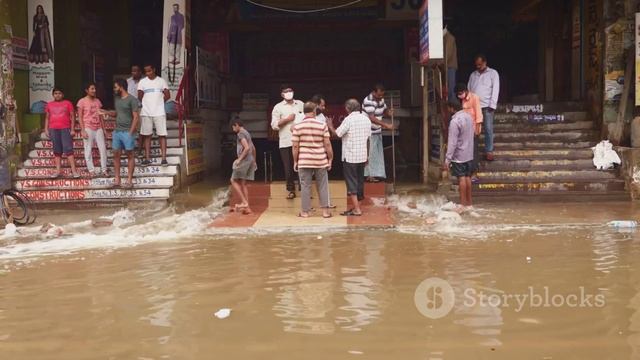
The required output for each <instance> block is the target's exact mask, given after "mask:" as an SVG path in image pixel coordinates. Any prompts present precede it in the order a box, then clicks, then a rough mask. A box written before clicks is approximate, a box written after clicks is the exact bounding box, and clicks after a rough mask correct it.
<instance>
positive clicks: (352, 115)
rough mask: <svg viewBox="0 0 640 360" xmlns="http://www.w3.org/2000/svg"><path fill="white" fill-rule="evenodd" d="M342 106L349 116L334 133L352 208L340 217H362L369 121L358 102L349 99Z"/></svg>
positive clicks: (369, 132)
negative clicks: (361, 204)
mask: <svg viewBox="0 0 640 360" xmlns="http://www.w3.org/2000/svg"><path fill="white" fill-rule="evenodd" d="M344 106H345V110H346V111H347V114H349V115H348V116H347V117H346V118H345V119H344V120H343V121H342V124H340V127H338V129H337V130H335V131H334V132H335V134H336V135H337V136H338V137H340V138H341V139H342V165H343V169H344V178H345V182H346V183H347V195H348V197H349V199H351V205H352V208H351V209H349V210H347V211H345V212H343V213H342V214H341V215H343V216H362V210H361V209H360V201H362V200H363V199H364V167H365V165H366V164H367V162H368V161H369V145H370V144H369V140H370V138H371V121H370V119H369V117H368V116H367V115H366V114H365V113H363V112H362V111H361V108H360V103H359V102H358V100H356V99H349V100H347V102H346V103H345V105H344Z"/></svg>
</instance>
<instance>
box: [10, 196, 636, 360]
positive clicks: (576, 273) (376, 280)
mask: <svg viewBox="0 0 640 360" xmlns="http://www.w3.org/2000/svg"><path fill="white" fill-rule="evenodd" d="M405 190H407V189H400V192H401V193H406V192H407V191H405ZM410 193H411V194H414V195H401V196H397V197H391V198H389V205H393V206H394V207H395V208H397V210H394V218H395V220H396V227H395V228H390V229H366V228H358V229H345V228H339V229H330V228H322V227H321V226H320V227H318V226H314V227H305V228H295V229H294V228H290V227H286V226H283V227H273V228H239V229H229V228H225V229H219V228H212V227H211V226H210V224H211V223H212V221H214V220H215V219H216V218H218V217H219V216H220V215H221V214H223V213H225V212H226V209H225V208H224V206H223V205H224V200H225V198H226V197H225V193H224V191H221V190H220V191H218V190H211V189H209V188H208V187H205V186H197V187H193V188H192V189H191V191H188V192H186V193H185V194H183V195H181V196H180V197H178V198H177V199H176V202H175V203H174V204H173V206H171V207H168V208H167V207H161V206H157V207H156V205H152V206H149V207H139V208H133V209H130V210H121V209H99V210H82V211H81V212H79V211H73V210H65V211H57V212H48V213H45V214H43V215H42V216H41V219H40V220H39V224H42V223H43V222H52V223H55V224H56V225H59V226H61V227H62V228H63V229H64V234H63V235H62V236H61V237H56V236H52V235H46V234H42V233H40V232H39V227H32V228H27V229H21V231H22V234H19V235H16V236H8V235H6V234H3V235H2V236H0V358H1V359H212V358H216V359H359V358H363V359H365V358H366V359H390V358H395V359H638V358H640V264H639V262H638V259H639V258H640V233H638V232H636V231H635V230H628V229H626V230H625V229H613V228H610V227H607V226H605V225H604V224H606V222H608V221H610V220H616V219H638V218H639V217H640V208H638V207H637V206H636V205H633V204H631V203H627V202H625V203H598V204H590V203H576V204H572V203H562V204H499V205H481V206H479V207H477V208H476V209H475V210H474V211H472V212H471V213H469V214H466V215H464V216H462V217H458V216H457V214H455V213H453V212H451V211H443V210H442V208H443V206H444V208H445V209H446V208H447V205H445V201H444V200H443V199H441V198H438V197H435V196H431V195H423V194H418V193H417V192H415V191H413V192H410ZM100 216H108V217H110V218H111V219H112V221H114V222H115V223H114V225H113V226H107V227H95V226H94V225H92V223H93V222H95V220H96V219H97V218H99V217H100ZM429 218H435V219H437V220H438V222H437V223H436V224H435V225H427V224H426V219H429ZM432 278H438V279H440V280H438V281H444V284H443V283H438V286H432V287H429V286H427V290H426V291H425V292H421V291H418V292H416V289H418V287H419V285H420V284H421V283H423V282H424V281H425V280H426V279H432ZM426 284H427V285H429V284H430V283H429V282H427V283H426ZM421 289H424V288H423V287H421ZM448 290H451V292H452V293H453V294H454V299H453V301H452V302H450V301H449V300H450V298H448V297H447V296H446V294H447V293H448V292H447V291H448ZM527 297H528V298H527ZM519 301H520V302H519ZM574 305H575V306H574ZM222 308H230V309H231V314H230V316H229V317H228V318H226V319H218V318H216V317H215V316H214V313H215V312H216V311H218V310H219V309H222ZM443 309H444V310H443ZM421 311H422V312H424V313H426V316H425V315H423V313H421ZM438 311H441V312H444V314H441V313H437V312H438ZM440 315H442V317H439V318H435V317H438V316H440ZM430 316H431V317H430Z"/></svg>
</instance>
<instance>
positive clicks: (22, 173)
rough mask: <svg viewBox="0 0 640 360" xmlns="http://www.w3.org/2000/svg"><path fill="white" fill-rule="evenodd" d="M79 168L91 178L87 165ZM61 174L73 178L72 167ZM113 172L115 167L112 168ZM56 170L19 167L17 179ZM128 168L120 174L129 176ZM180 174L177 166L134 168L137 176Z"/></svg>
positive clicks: (123, 168)
mask: <svg viewBox="0 0 640 360" xmlns="http://www.w3.org/2000/svg"><path fill="white" fill-rule="evenodd" d="M76 169H77V170H78V172H79V173H80V176H82V177H84V178H89V177H91V174H89V171H88V170H87V168H86V167H78V168H76ZM61 170H62V171H61V176H63V177H66V178H71V175H72V174H71V168H68V167H63V168H62V169H61ZM110 170H111V171H112V173H113V169H110ZM54 172H55V169H54V168H26V169H18V172H17V179H18V180H20V179H48V178H49V177H50V176H51V175H52V174H53V173H54ZM128 172H129V171H128V169H127V167H126V166H123V167H122V168H120V174H121V176H127V174H128ZM177 174H178V167H177V166H167V167H162V166H147V167H140V166H137V167H136V168H135V169H134V174H133V175H134V176H135V177H147V176H171V177H172V176H175V175H177Z"/></svg>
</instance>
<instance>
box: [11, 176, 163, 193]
mask: <svg viewBox="0 0 640 360" xmlns="http://www.w3.org/2000/svg"><path fill="white" fill-rule="evenodd" d="M114 180H115V179H114V178H113V177H110V178H106V177H95V178H83V179H63V178H60V179H24V180H18V181H16V182H14V187H15V188H16V189H18V190H86V189H109V188H111V187H112V186H113V181H114ZM122 181H123V182H124V181H126V178H125V179H122ZM133 187H134V188H136V189H166V188H171V187H173V177H167V176H165V177H157V176H156V177H154V176H148V177H135V178H133Z"/></svg>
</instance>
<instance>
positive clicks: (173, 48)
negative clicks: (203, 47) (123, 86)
mask: <svg viewBox="0 0 640 360" xmlns="http://www.w3.org/2000/svg"><path fill="white" fill-rule="evenodd" d="M185 3H186V0H167V1H165V2H164V18H163V19H164V25H163V30H162V34H163V35H162V78H164V79H165V80H166V81H167V84H169V90H170V91H171V100H170V101H175V99H176V95H177V92H178V88H179V87H180V81H181V80H182V75H183V74H184V67H185V61H186V59H185V58H186V57H185V44H186V41H185V34H186V29H185V27H186V26H187V25H188V23H187V14H186V6H185Z"/></svg>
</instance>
